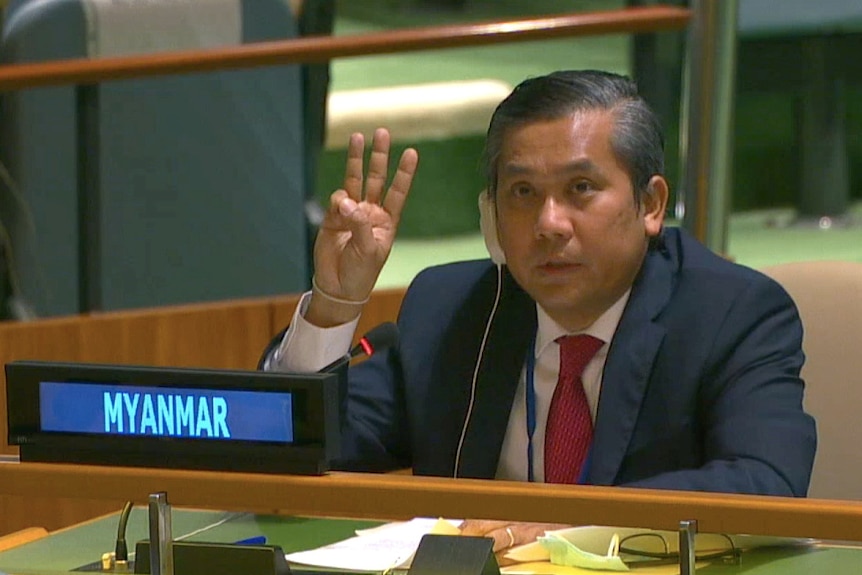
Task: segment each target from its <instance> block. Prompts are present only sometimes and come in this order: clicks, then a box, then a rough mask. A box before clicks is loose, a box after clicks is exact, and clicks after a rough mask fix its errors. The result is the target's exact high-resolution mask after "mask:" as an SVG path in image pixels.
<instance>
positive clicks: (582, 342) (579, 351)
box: [556, 333, 605, 377]
mask: <svg viewBox="0 0 862 575" xmlns="http://www.w3.org/2000/svg"><path fill="white" fill-rule="evenodd" d="M556 341H557V343H558V344H560V373H561V374H562V373H565V374H566V375H568V376H569V377H580V376H581V374H582V373H583V372H584V368H585V367H586V366H587V364H588V363H590V360H591V359H593V356H594V355H596V353H597V352H598V351H599V349H601V347H602V345H604V343H605V342H603V341H602V340H600V339H599V338H597V337H593V336H591V335H587V334H583V333H582V334H578V335H564V336H563V337H559V338H557V340H556Z"/></svg>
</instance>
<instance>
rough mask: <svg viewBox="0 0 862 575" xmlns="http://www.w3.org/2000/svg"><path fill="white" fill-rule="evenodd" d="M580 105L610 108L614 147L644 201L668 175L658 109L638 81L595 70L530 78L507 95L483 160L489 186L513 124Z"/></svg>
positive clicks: (549, 116)
mask: <svg viewBox="0 0 862 575" xmlns="http://www.w3.org/2000/svg"><path fill="white" fill-rule="evenodd" d="M582 110H611V111H613V113H614V120H615V122H614V123H615V129H614V133H613V135H612V136H611V147H612V149H613V150H614V153H616V155H617V158H618V159H619V160H620V162H621V163H622V164H623V166H624V167H625V169H626V171H627V172H628V174H629V178H630V179H631V181H632V186H633V188H634V194H635V199H636V200H637V201H638V202H640V198H641V195H642V194H643V193H644V192H645V191H646V187H647V184H648V183H649V180H650V178H651V177H652V176H654V175H656V174H658V175H664V136H663V134H662V129H661V124H660V123H659V121H658V118H657V117H656V115H655V113H654V112H653V111H652V109H650V107H649V106H648V105H647V103H646V102H645V101H644V99H643V98H642V97H641V96H640V94H638V91H637V86H636V85H635V83H634V82H633V81H632V80H630V79H629V78H626V77H625V76H620V75H618V74H612V73H610V72H601V71H597V70H565V71H560V72H553V73H551V74H548V75H547V76H539V77H537V78H528V79H527V80H524V81H523V82H521V83H520V84H518V85H517V86H516V87H515V89H514V90H513V91H512V93H511V94H509V95H508V96H507V97H506V99H505V100H503V101H502V102H501V103H500V105H499V106H497V109H496V110H494V115H493V116H491V123H490V126H489V127H488V134H487V137H486V139H485V152H484V154H483V164H484V168H485V176H486V178H487V183H488V190H489V191H490V192H491V194H492V195H494V194H495V193H496V187H497V167H498V166H497V162H498V161H499V158H500V150H501V148H502V146H503V140H504V139H505V137H506V133H507V132H508V131H509V129H511V128H513V127H517V126H522V125H524V124H529V123H531V122H536V121H542V120H556V119H558V118H562V117H564V116H568V115H570V114H572V113H574V112H578V111H582Z"/></svg>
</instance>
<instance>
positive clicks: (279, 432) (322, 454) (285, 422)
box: [6, 362, 340, 474]
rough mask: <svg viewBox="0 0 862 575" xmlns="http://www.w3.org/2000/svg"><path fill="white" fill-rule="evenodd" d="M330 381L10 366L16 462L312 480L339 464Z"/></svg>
mask: <svg viewBox="0 0 862 575" xmlns="http://www.w3.org/2000/svg"><path fill="white" fill-rule="evenodd" d="M338 385H339V381H338V376H337V375H336V374H316V373H315V374H290V373H269V372H260V371H227V370H198V369H176V368H173V369H172V368H156V367H135V366H118V365H94V364H71V363H51V362H14V363H10V364H7V365H6V395H7V405H8V411H9V418H8V420H9V443H10V444H13V445H19V446H20V452H21V460H22V461H43V462H47V461H54V462H70V463H92V464H110V465H132V466H148V467H173V468H185V469H213V470H236V471H266V472H276V473H306V474H318V473H323V472H325V471H326V470H328V469H329V467H330V464H331V463H332V462H333V461H335V460H336V459H337V458H338V456H339V452H340V449H339V433H338V430H339V425H338V421H339V400H338V397H339V394H338Z"/></svg>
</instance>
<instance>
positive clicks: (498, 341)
mask: <svg viewBox="0 0 862 575" xmlns="http://www.w3.org/2000/svg"><path fill="white" fill-rule="evenodd" d="M535 331H536V307H535V304H534V303H533V300H532V299H530V297H529V296H528V295H527V294H526V293H525V292H524V291H523V290H522V289H521V288H520V287H519V286H518V285H517V284H516V283H515V281H514V280H513V279H512V277H511V276H510V275H509V273H508V271H505V272H504V274H503V291H502V294H501V298H500V305H499V307H498V309H497V312H496V314H495V317H494V320H493V321H492V323H491V328H490V330H489V333H488V339H487V343H486V345H485V349H484V352H483V357H482V363H481V366H480V369H479V373H478V376H477V383H476V393H475V398H474V401H473V402H472V403H473V406H472V410H471V412H470V415H469V417H470V423H469V425H468V427H467V433H466V435H465V437H464V445H463V448H462V450H461V458H460V469H459V470H458V476H459V477H475V478H493V477H494V475H495V474H496V472H497V464H498V461H499V458H500V449H501V448H502V445H503V439H504V437H505V435H506V428H507V426H508V423H509V414H510V412H511V411H512V402H513V401H514V397H515V391H516V389H517V387H518V381H519V379H520V375H521V369H522V367H523V365H524V358H525V357H526V353H527V351H528V350H527V348H528V347H529V345H530V341H532V337H533V334H534V333H535ZM477 353H478V351H477ZM472 376H473V374H472V373H470V374H469V376H468V378H467V379H466V381H467V385H469V382H471V381H472ZM468 409H469V408H468Z"/></svg>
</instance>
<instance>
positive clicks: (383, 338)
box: [318, 321, 398, 373]
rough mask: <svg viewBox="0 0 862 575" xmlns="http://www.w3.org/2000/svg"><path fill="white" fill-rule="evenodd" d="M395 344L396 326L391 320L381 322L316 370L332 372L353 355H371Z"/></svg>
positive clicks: (347, 361)
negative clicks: (350, 346)
mask: <svg viewBox="0 0 862 575" xmlns="http://www.w3.org/2000/svg"><path fill="white" fill-rule="evenodd" d="M396 345H398V326H397V325H395V324H394V323H392V322H391V321H387V322H385V323H381V324H380V325H378V326H377V327H374V328H372V329H371V330H370V331H368V332H367V333H366V334H365V335H363V336H362V337H361V338H359V343H357V344H356V345H354V346H353V348H352V349H351V350H350V351H349V352H348V353H346V354H345V355H343V356H341V357H339V358H338V359H336V360H335V361H333V362H332V363H330V364H329V365H327V366H325V367H323V368H321V369H320V370H318V372H319V373H333V372H335V371H338V370H339V369H340V368H341V367H342V366H344V365H346V364H347V363H349V362H350V360H351V359H353V358H355V357H359V356H360V355H364V356H366V357H371V356H372V355H374V354H375V353H376V352H377V351H379V350H381V349H386V348H387V347H392V346H396Z"/></svg>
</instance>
